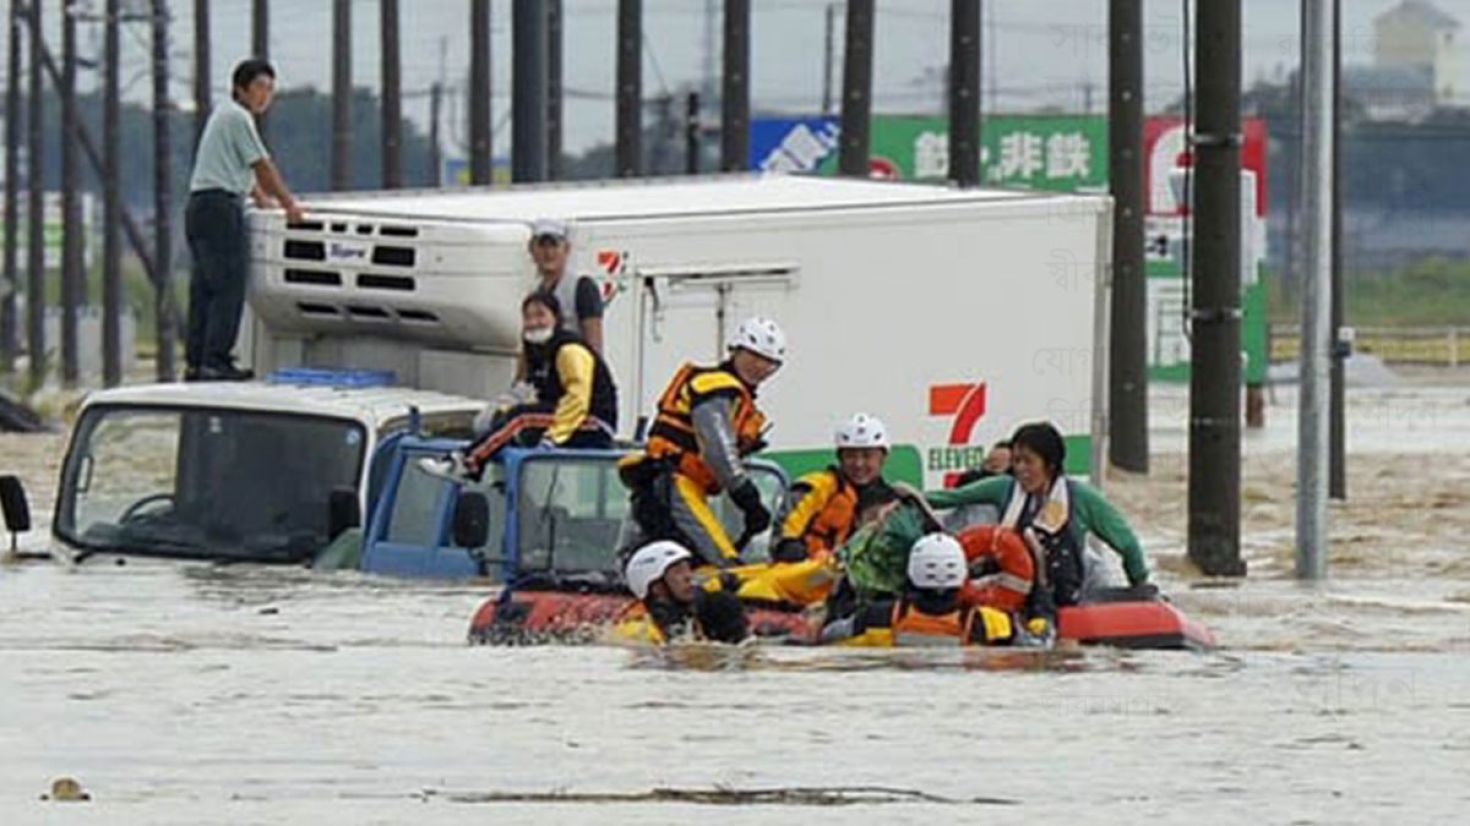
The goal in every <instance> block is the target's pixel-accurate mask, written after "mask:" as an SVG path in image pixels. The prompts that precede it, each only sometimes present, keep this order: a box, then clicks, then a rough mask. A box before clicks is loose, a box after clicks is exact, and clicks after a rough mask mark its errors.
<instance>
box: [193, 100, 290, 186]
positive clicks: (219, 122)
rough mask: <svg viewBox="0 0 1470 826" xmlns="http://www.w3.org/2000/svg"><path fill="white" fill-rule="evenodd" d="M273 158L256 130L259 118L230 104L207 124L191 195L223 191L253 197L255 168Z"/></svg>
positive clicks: (216, 108) (223, 106) (210, 118)
mask: <svg viewBox="0 0 1470 826" xmlns="http://www.w3.org/2000/svg"><path fill="white" fill-rule="evenodd" d="M269 157H270V153H269V152H266V150H265V143H264V142H263V141H261V139H260V132H259V131H258V130H256V128H255V116H254V115H251V114H250V110H248V109H246V108H245V107H244V106H241V105H240V104H239V103H237V102H235V101H234V100H229V101H226V102H225V103H222V104H220V105H219V106H216V107H215V109H214V112H212V113H211V114H210V116H209V121H208V122H207V123H205V124H204V135H203V136H202V137H200V139H199V152H198V154H197V155H196V156H195V158H194V174H193V176H192V177H190V178H189V191H190V192H199V191H200V190H204V189H223V190H225V191H227V192H233V193H235V194H237V195H241V196H244V195H249V194H250V190H251V189H252V188H253V187H254V186H255V170H254V169H253V168H252V165H253V164H255V163H256V162H258V161H260V160H262V159H264V158H269Z"/></svg>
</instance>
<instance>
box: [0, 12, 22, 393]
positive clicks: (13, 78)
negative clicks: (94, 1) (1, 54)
mask: <svg viewBox="0 0 1470 826" xmlns="http://www.w3.org/2000/svg"><path fill="white" fill-rule="evenodd" d="M21 23H22V19H21V6H20V3H18V2H14V0H12V2H11V4H10V39H9V43H10V54H9V55H8V61H7V63H6V68H7V70H8V73H7V74H6V76H5V112H6V118H5V263H4V281H3V283H0V373H12V372H14V371H15V353H16V350H18V349H20V347H19V345H20V341H19V339H20V336H19V334H18V333H19V331H18V330H17V329H16V325H17V322H18V319H17V318H16V300H15V297H16V294H17V293H19V292H20V262H19V260H18V259H19V252H20V249H19V247H20V216H19V214H18V212H19V210H20V122H21V114H20V49H21V45H20V44H21V37H22V36H23V35H22V33H21Z"/></svg>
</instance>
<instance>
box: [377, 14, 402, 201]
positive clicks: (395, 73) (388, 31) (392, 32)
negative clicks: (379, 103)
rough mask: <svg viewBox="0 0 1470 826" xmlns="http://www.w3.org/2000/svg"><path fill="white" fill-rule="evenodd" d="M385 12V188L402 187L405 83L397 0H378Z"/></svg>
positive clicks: (383, 15)
mask: <svg viewBox="0 0 1470 826" xmlns="http://www.w3.org/2000/svg"><path fill="white" fill-rule="evenodd" d="M378 2H379V10H380V11H381V12H382V14H381V16H380V18H379V25H380V29H381V36H382V44H383V48H382V58H383V63H382V69H383V147H382V155H383V158H382V161H383V188H384V189H397V188H399V187H401V186H403V83H402V79H401V78H402V75H401V74H400V72H401V70H402V61H401V59H400V57H399V53H398V43H399V40H398V36H399V32H398V0H378Z"/></svg>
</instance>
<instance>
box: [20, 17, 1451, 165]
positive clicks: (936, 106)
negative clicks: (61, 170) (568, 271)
mask: <svg viewBox="0 0 1470 826" xmlns="http://www.w3.org/2000/svg"><path fill="white" fill-rule="evenodd" d="M1396 1H1397V0H1343V7H1344V12H1343V13H1344V33H1345V39H1344V54H1345V57H1346V61H1347V62H1348V63H1365V62H1368V61H1370V60H1371V57H1372V47H1373V29H1372V20H1373V18H1374V17H1375V16H1376V15H1378V14H1380V13H1382V12H1383V11H1385V10H1387V9H1388V8H1390V7H1392V6H1393V5H1395V4H1396ZM73 2H76V0H73ZM123 2H124V5H125V6H126V5H128V4H129V3H133V4H134V5H140V6H142V5H146V3H139V2H138V0H123ZM1186 2H1187V0H1145V4H1144V5H1145V15H1146V21H1145V29H1146V32H1145V41H1146V53H1145V67H1146V68H1145V70H1146V73H1147V89H1146V104H1147V105H1148V106H1149V107H1151V108H1160V107H1162V106H1164V105H1166V104H1167V103H1168V102H1170V101H1171V100H1173V99H1175V98H1177V97H1178V95H1179V94H1180V92H1181V91H1182V89H1183V73H1184V66H1183V54H1182V51H1181V47H1182V44H1183V42H1184V38H1183V37H1182V34H1183V28H1184V20H1183V8H1184V5H1185V3H1186ZM1243 4H1244V12H1243V14H1244V21H1245V35H1244V65H1245V78H1244V80H1245V82H1246V83H1247V84H1249V83H1250V82H1252V81H1253V80H1256V79H1261V78H1279V77H1283V76H1284V75H1285V73H1286V72H1288V71H1289V70H1290V69H1291V68H1292V67H1293V66H1294V65H1295V63H1296V56H1297V51H1298V43H1297V32H1298V15H1299V11H1298V4H1297V3H1296V2H1291V0H1243ZM60 5H61V3H60V2H59V0H48V2H47V3H46V6H47V11H48V12H49V17H48V21H47V22H48V26H47V28H48V29H50V30H51V31H50V33H49V35H48V41H49V42H50V44H51V46H52V48H53V49H58V48H59V44H60V35H59V28H58V18H59V16H60V15H59V13H58V11H59V7H60ZM77 5H80V6H82V7H86V6H88V5H90V6H92V7H94V8H101V5H102V0H81V2H79V3H77ZM168 5H169V7H170V10H171V13H172V15H173V20H174V22H173V26H172V32H171V38H172V43H171V48H170V53H171V54H172V55H173V56H174V66H173V71H174V74H175V77H174V83H173V86H172V92H173V94H174V95H175V97H176V99H177V100H178V102H179V105H180V106H181V107H182V108H188V107H190V106H191V105H192V91H191V86H190V84H191V82H192V81H191V74H192V60H193V45H192V38H193V6H194V3H193V2H192V0H169V2H168ZM331 5H332V4H331V0H275V2H273V3H272V4H271V30H272V31H271V40H270V51H271V58H272V59H273V60H274V61H275V63H276V64H277V68H278V71H279V75H280V77H279V83H280V85H281V86H283V87H288V88H289V87H294V86H301V85H307V86H315V87H317V88H320V89H324V90H325V89H328V88H329V79H330V71H331V37H332V34H331ZM643 5H644V13H645V22H644V30H645V48H644V55H643V57H644V63H643V76H644V94H645V97H654V96H656V95H658V94H661V93H662V92H664V91H666V90H672V89H677V88H679V87H681V86H683V85H685V84H689V83H701V82H703V80H704V79H705V78H706V71H707V65H708V63H709V61H708V58H709V57H710V55H709V51H708V49H707V43H708V39H707V36H706V35H707V32H709V31H711V29H710V28H709V27H708V26H707V23H708V22H709V21H710V20H711V17H710V15H709V10H710V9H711V8H713V9H714V10H715V16H714V17H713V18H712V19H713V20H714V23H715V28H714V29H713V30H712V31H713V32H714V34H715V41H714V48H715V52H714V57H715V63H714V66H715V71H716V73H717V72H718V48H719V39H718V19H719V18H718V9H719V6H720V3H719V2H709V0H644V3H643ZM829 5H835V6H837V7H838V9H839V10H840V9H841V8H842V7H843V6H845V3H841V2H837V3H831V2H829V1H828V0H752V6H753V19H752V24H751V25H752V32H751V42H752V54H751V59H752V106H753V107H754V109H755V110H757V111H783V112H792V113H809V112H816V111H818V110H819V109H820V108H821V102H822V98H823V59H824V51H825V50H824V42H825V36H824V34H825V20H826V8H827V6H829ZM949 5H950V3H949V0H878V2H877V9H878V11H877V17H876V20H877V22H876V31H877V34H876V43H875V48H874V60H875V64H874V84H875V90H874V92H875V94H874V99H875V100H874V111H875V112H915V113H929V112H933V113H938V112H939V111H940V110H941V107H942V81H941V78H942V77H943V65H944V63H945V61H946V60H947V55H948V43H949V40H948V37H949V34H948V18H949ZM1436 5H1438V7H1439V8H1440V9H1442V10H1443V11H1445V12H1447V13H1449V14H1450V15H1452V16H1454V17H1457V18H1459V19H1460V20H1463V21H1467V22H1470V0H1436ZM250 6H251V0H212V2H211V3H210V8H211V17H212V20H211V30H212V35H213V61H212V74H213V80H214V85H215V87H216V96H217V97H222V96H223V95H224V94H225V92H226V90H225V85H226V83H227V79H228V76H229V71H230V69H231V67H232V66H233V64H234V63H235V62H236V61H237V60H238V59H240V58H242V57H244V56H246V53H247V50H248V48H249V43H250V24H249V21H250ZM469 6H470V4H469V2H468V0H401V12H400V16H401V23H402V35H401V37H402V44H401V52H402V61H403V65H402V72H403V86H404V93H405V99H404V104H403V109H404V114H405V115H406V116H407V117H409V118H412V119H414V120H415V121H417V122H419V123H420V124H421V125H423V124H426V123H427V118H428V113H427V110H428V98H427V95H426V94H425V90H426V89H427V88H428V87H429V85H430V84H432V83H433V82H435V81H436V80H439V79H443V81H444V82H445V83H446V85H447V86H448V87H449V88H450V89H451V93H450V94H449V96H448V98H447V100H446V108H445V118H446V121H445V134H446V135H447V141H448V142H449V144H450V145H449V146H448V147H447V149H446V154H447V155H455V154H458V151H459V150H458V149H457V148H456V147H457V145H458V144H459V143H461V142H462V141H463V139H464V137H465V134H464V132H465V130H464V128H463V126H462V124H463V120H464V116H465V113H464V104H463V100H462V98H461V97H459V94H458V90H461V89H462V88H463V86H464V82H463V79H464V77H465V73H466V72H467V70H468V66H469V42H468V25H467V24H468V19H469ZM352 7H353V38H354V42H353V78H354V83H355V84H356V85H359V86H365V87H370V88H374V89H375V88H377V87H378V85H379V65H378V63H379V48H378V47H379V37H378V10H379V4H378V2H377V0H354V2H353V4H352ZM492 7H493V11H492V44H491V53H492V74H493V78H492V86H493V89H494V91H493V101H492V110H493V111H492V117H493V118H494V120H495V122H496V127H497V132H496V136H495V141H496V152H497V153H498V154H502V153H504V152H506V151H507V150H508V145H509V141H510V130H509V128H508V127H507V126H506V124H505V123H504V119H505V116H506V114H507V112H508V110H509V108H510V85H509V81H510V25H509V24H510V10H511V0H492ZM564 7H565V9H566V17H567V20H566V30H565V37H566V39H565V46H564V52H565V64H564V65H565V68H564V72H565V85H566V88H567V98H566V101H565V104H564V119H565V124H564V130H565V147H566V149H567V150H568V151H572V152H578V151H582V150H585V149H586V148H588V147H589V146H592V145H595V144H598V143H605V142H609V141H611V140H612V134H613V99H612V96H613V64H614V47H615V41H614V35H615V30H616V9H617V2H616V0H564ZM984 8H985V19H984V26H985V29H984V33H983V38H984V47H985V52H986V53H985V56H984V57H983V58H982V59H983V61H984V66H983V74H984V75H985V76H986V77H985V80H984V81H983V84H984V86H985V90H986V92H985V97H984V98H983V106H984V108H985V109H986V110H988V111H1023V110H1029V109H1035V108H1038V107H1042V106H1057V107H1062V108H1064V109H1067V110H1072V111H1079V112H1080V111H1083V110H1084V107H1085V105H1086V104H1087V102H1088V101H1089V100H1090V102H1091V105H1092V108H1093V111H1097V112H1101V111H1102V110H1103V109H1104V107H1105V106H1106V102H1107V91H1106V89H1107V43H1106V22H1107V0H987V2H986V3H985V7H984ZM0 9H4V10H5V13H7V14H8V9H9V2H8V0H3V2H0ZM837 19H838V26H837V37H836V41H837V45H836V49H835V51H836V54H835V55H834V59H833V76H834V78H835V82H837V83H839V84H840V77H841V39H842V37H841V15H840V14H839V15H838V17H837ZM79 32H80V34H79V50H80V51H81V53H82V54H83V55H89V54H100V51H101V43H102V32H101V27H100V26H99V25H96V24H91V23H87V24H83V25H82V26H81V28H80V30H79ZM123 43H124V46H123V50H124V63H123V78H124V84H125V87H126V89H127V91H126V92H125V94H126V95H127V96H128V97H129V98H131V99H135V100H139V101H146V100H147V96H148V95H149V94H151V92H150V86H149V81H148V75H147V73H148V48H149V45H148V30H147V27H146V25H144V24H134V25H132V26H131V27H129V29H128V31H127V33H126V34H125V35H124V38H123ZM3 68H4V67H3V66H0V71H3ZM1460 71H1461V76H1462V79H1461V83H1460V84H1459V85H1460V88H1461V89H1470V82H1467V81H1470V73H1467V72H1470V61H1466V60H1464V59H1462V60H1461V62H1460ZM95 82H96V77H95V73H94V72H91V71H85V70H84V71H83V73H82V80H81V84H82V87H83V88H87V87H88V86H90V85H91V84H92V83H95ZM710 111H714V110H710Z"/></svg>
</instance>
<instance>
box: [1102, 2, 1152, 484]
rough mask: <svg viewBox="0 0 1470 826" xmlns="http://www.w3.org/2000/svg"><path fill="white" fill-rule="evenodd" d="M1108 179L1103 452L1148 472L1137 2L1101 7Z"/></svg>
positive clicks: (1140, 27)
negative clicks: (1109, 279)
mask: <svg viewBox="0 0 1470 826" xmlns="http://www.w3.org/2000/svg"><path fill="white" fill-rule="evenodd" d="M1108 36H1109V41H1110V43H1109V47H1108V54H1109V66H1108V152H1109V156H1110V157H1109V158H1108V169H1109V173H1108V179H1109V184H1108V186H1109V189H1110V190H1111V192H1112V195H1113V290H1112V322H1111V324H1110V332H1109V336H1110V341H1109V342H1108V411H1109V417H1108V446H1109V451H1108V453H1109V458H1110V459H1111V461H1112V463H1113V464H1114V465H1117V466H1118V467H1120V468H1122V469H1124V470H1128V471H1132V472H1134V473H1147V472H1148V341H1147V338H1146V336H1145V334H1144V333H1145V324H1144V318H1145V316H1146V315H1147V306H1148V282H1147V280H1146V279H1145V275H1144V269H1143V267H1144V265H1143V216H1144V204H1145V200H1144V192H1143V0H1110V2H1109V4H1108Z"/></svg>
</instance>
